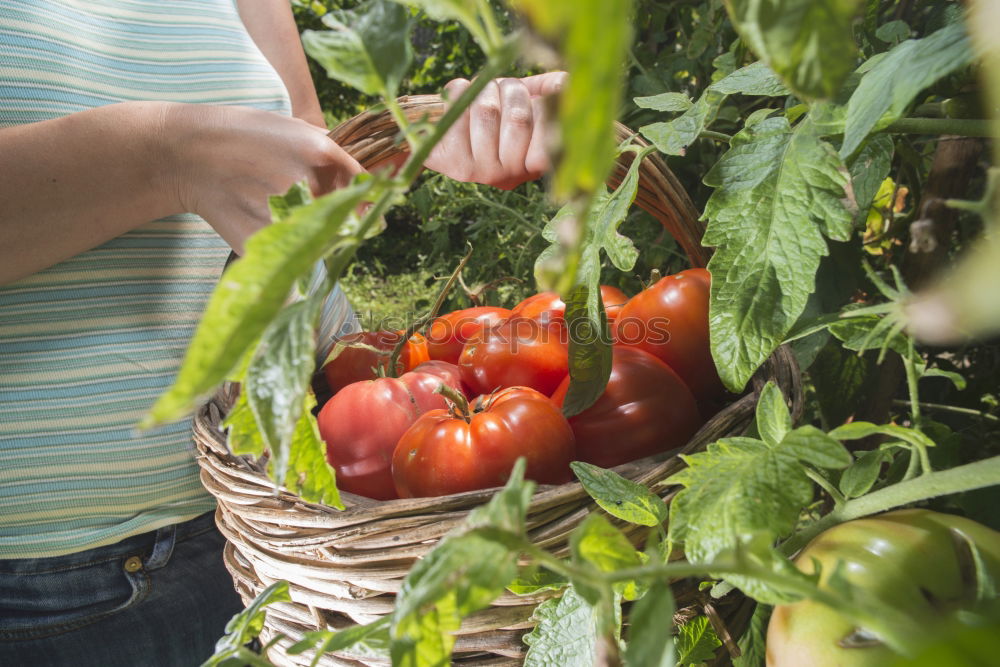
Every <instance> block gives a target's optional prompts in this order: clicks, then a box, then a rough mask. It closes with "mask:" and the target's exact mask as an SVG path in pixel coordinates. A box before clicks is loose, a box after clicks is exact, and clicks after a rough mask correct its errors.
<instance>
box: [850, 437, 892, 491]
mask: <svg viewBox="0 0 1000 667" xmlns="http://www.w3.org/2000/svg"><path fill="white" fill-rule="evenodd" d="M891 460H892V453H891V452H888V451H886V450H884V449H874V450H871V451H867V452H860V453H859V454H858V459H857V461H855V462H854V463H853V464H851V467H849V468H848V469H847V470H845V471H844V474H843V475H841V476H840V485H839V486H840V491H841V493H843V494H844V496H845V497H846V498H858V497H860V496H863V495H865V494H866V493H868V492H869V491H871V489H872V487H873V486H875V482H877V481H878V475H879V472H880V471H881V469H882V464H883V463H886V462H888V461H891Z"/></svg>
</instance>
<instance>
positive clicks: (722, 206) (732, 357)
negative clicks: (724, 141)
mask: <svg viewBox="0 0 1000 667" xmlns="http://www.w3.org/2000/svg"><path fill="white" fill-rule="evenodd" d="M705 183H706V184H708V185H710V186H712V187H714V188H716V189H715V192H713V193H712V196H711V197H710V198H709V200H708V202H707V204H706V206H705V217H706V218H707V219H708V221H709V222H708V228H707V230H706V232H705V238H704V240H703V242H704V244H705V245H708V246H715V247H716V248H717V250H716V252H715V254H714V255H713V257H712V259H711V261H710V262H709V265H708V269H709V271H711V273H712V292H711V300H710V305H709V320H710V330H711V341H712V355H713V357H714V358H715V360H716V365H717V367H718V370H719V375H720V377H721V378H722V380H723V382H724V383H725V384H726V386H727V387H729V389H731V390H733V391H740V390H742V388H743V387H744V386H745V385H746V383H747V381H748V380H749V379H750V377H751V375H753V373H754V371H755V370H756V369H757V367H758V366H759V365H760V364H761V363H763V361H764V360H765V359H767V357H768V356H770V354H771V353H772V352H773V351H774V349H775V348H776V347H777V346H778V345H779V344H781V342H782V341H783V340H784V339H785V335H786V334H787V333H788V332H789V330H790V329H791V328H792V325H794V324H795V322H796V320H798V318H799V315H801V313H802V312H803V310H804V309H805V305H806V301H807V299H808V297H809V294H810V293H812V291H813V289H814V287H815V276H816V272H817V270H818V269H819V262H820V258H821V257H823V256H824V255H827V254H828V252H829V251H828V248H827V245H826V241H825V239H824V238H823V237H824V235H825V236H827V237H829V238H831V239H836V240H840V241H845V240H847V239H848V238H850V235H851V219H852V214H851V212H850V211H849V210H848V208H847V206H846V204H845V199H844V198H845V193H846V187H847V184H848V174H847V169H846V168H845V167H844V165H843V163H842V162H841V161H840V159H839V158H838V157H837V154H836V151H834V150H833V147H832V146H830V145H829V144H828V143H827V142H825V141H822V140H821V139H819V137H818V136H817V135H816V134H815V132H814V131H813V129H812V128H811V126H810V125H809V123H808V122H807V121H803V122H801V123H800V124H799V125H798V126H797V127H796V128H795V130H794V131H792V129H791V127H790V126H789V124H788V120H787V119H785V118H784V117H780V116H779V117H774V118H768V119H767V120H763V121H761V122H760V123H758V124H756V125H754V126H752V127H749V128H745V129H743V130H742V131H741V132H739V133H738V134H736V136H734V137H733V140H732V143H731V144H730V149H729V151H727V152H726V153H725V154H724V155H723V156H722V158H721V159H720V160H719V162H718V163H716V165H715V166H714V167H712V169H711V170H710V171H709V172H708V174H707V175H706V176H705Z"/></svg>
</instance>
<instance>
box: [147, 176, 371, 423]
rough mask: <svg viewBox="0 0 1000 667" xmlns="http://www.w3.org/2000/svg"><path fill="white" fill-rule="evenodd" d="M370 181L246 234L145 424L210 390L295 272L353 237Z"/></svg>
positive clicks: (177, 412)
mask: <svg viewBox="0 0 1000 667" xmlns="http://www.w3.org/2000/svg"><path fill="white" fill-rule="evenodd" d="M372 182H373V180H372V179H370V178H367V177H365V178H363V179H362V180H360V181H359V182H356V183H354V184H352V185H350V186H348V187H345V188H341V189H340V190H336V191H334V192H331V193H330V194H328V195H326V196H324V197H321V198H319V199H317V200H316V201H314V202H313V203H312V204H309V205H308V206H303V207H301V208H297V209H295V211H294V212H292V213H291V214H290V215H289V216H288V218H287V219H286V220H285V221H284V222H280V223H275V224H272V225H268V226H267V227H264V228H263V229H261V230H260V231H258V232H257V233H256V234H254V235H253V236H251V237H250V238H249V239H248V240H247V242H246V252H245V254H244V256H243V257H242V258H241V259H239V260H238V261H236V262H233V263H232V264H231V265H230V266H229V268H228V269H227V270H226V272H225V273H223V274H222V278H220V279H219V283H218V285H216V287H215V290H214V291H213V292H212V296H211V297H210V298H209V301H208V305H207V307H206V309H205V314H204V315H203V316H202V319H201V321H200V322H199V324H198V328H197V329H196V330H195V334H194V338H193V340H192V341H191V344H190V346H189V347H188V350H187V354H186V355H185V357H184V361H183V363H182V364H181V368H180V371H179V372H178V374H177V379H176V380H175V382H174V384H173V386H171V387H170V389H169V390H168V391H167V392H166V393H165V394H163V395H162V396H160V398H159V400H157V402H156V404H155V405H154V406H153V408H152V409H151V410H150V413H149V414H148V415H147V416H146V417H145V418H144V419H143V421H142V424H141V426H142V427H143V428H149V427H151V426H154V425H156V424H158V423H163V422H167V421H171V420H175V419H178V418H180V417H182V416H184V415H185V414H187V413H188V412H190V411H191V410H192V409H193V408H194V406H195V405H197V404H198V403H199V402H200V401H202V400H204V399H205V398H207V397H208V396H209V395H211V393H212V392H213V391H215V388H216V387H217V386H218V385H219V384H220V383H221V382H222V381H223V380H224V379H225V378H226V376H227V375H228V374H229V373H230V372H231V371H232V370H233V368H234V367H236V365H237V364H238V363H239V362H240V361H241V359H242V358H243V356H244V354H245V353H246V351H247V349H248V348H249V347H250V346H251V345H252V344H253V343H255V342H256V341H257V340H258V339H259V338H260V336H261V334H262V333H263V332H264V330H265V329H266V328H267V326H268V324H270V322H271V320H272V319H273V318H274V317H275V316H276V315H277V314H278V312H279V311H280V310H281V309H282V306H283V305H284V303H285V300H286V299H287V298H288V295H289V293H290V291H291V289H292V286H293V285H294V284H295V281H296V280H297V279H298V278H299V276H301V275H304V274H306V273H307V272H311V271H312V270H313V265H314V264H315V263H316V262H317V261H318V260H319V259H320V258H322V257H323V256H324V255H325V254H326V253H327V252H329V251H331V250H332V249H333V248H335V247H337V246H338V245H339V244H340V243H348V242H351V241H353V237H352V234H356V233H357V229H358V225H357V222H358V220H357V218H356V217H355V216H354V215H353V212H354V207H355V206H357V205H358V203H359V202H360V201H361V200H362V199H363V198H364V197H365V195H366V194H367V193H368V192H369V191H370V190H371V187H372Z"/></svg>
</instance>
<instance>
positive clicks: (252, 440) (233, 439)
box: [222, 392, 266, 458]
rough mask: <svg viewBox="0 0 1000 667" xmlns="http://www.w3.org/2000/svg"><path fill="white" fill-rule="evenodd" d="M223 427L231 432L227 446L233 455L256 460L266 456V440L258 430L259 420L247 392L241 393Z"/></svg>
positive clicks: (223, 422)
mask: <svg viewBox="0 0 1000 667" xmlns="http://www.w3.org/2000/svg"><path fill="white" fill-rule="evenodd" d="M222 427H223V428H226V429H228V430H229V431H228V435H227V440H226V444H227V446H228V447H229V451H231V452H232V453H233V454H235V455H237V456H252V457H254V458H260V457H261V456H263V455H264V451H265V449H266V448H265V446H264V438H263V436H262V435H261V434H260V429H259V428H257V418H256V417H254V416H253V411H252V410H251V409H250V405H249V404H248V403H247V397H246V393H245V392H240V395H239V397H238V398H237V399H236V404H235V405H234V406H233V409H232V410H231V411H230V412H229V415H227V416H226V418H225V419H224V420H223V421H222Z"/></svg>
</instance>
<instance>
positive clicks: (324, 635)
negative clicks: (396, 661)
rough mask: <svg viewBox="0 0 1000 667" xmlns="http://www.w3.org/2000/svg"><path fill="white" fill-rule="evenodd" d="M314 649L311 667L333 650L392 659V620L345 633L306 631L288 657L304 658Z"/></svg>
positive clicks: (336, 631) (386, 617)
mask: <svg viewBox="0 0 1000 667" xmlns="http://www.w3.org/2000/svg"><path fill="white" fill-rule="evenodd" d="M311 649H314V650H315V652H316V654H315V657H314V658H313V661H312V663H311V664H312V665H313V666H314V665H316V664H318V663H319V660H320V658H321V657H322V656H323V654H325V653H329V652H332V651H339V652H344V651H347V649H350V651H347V652H348V653H350V655H352V656H357V657H361V658H376V659H378V658H381V659H382V660H384V661H388V660H389V617H388V616H383V617H382V618H380V619H379V620H377V621H375V622H373V623H369V624H367V625H352V626H349V627H346V628H344V629H343V630H314V631H312V632H307V633H305V634H304V635H303V636H302V639H301V640H299V641H297V642H295V643H294V644H292V645H291V646H289V647H288V650H287V652H288V654H289V655H301V654H302V653H305V652H306V651H309V650H311Z"/></svg>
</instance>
